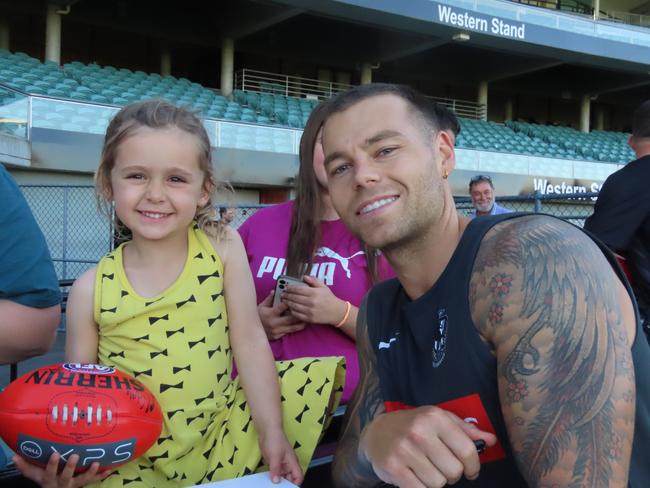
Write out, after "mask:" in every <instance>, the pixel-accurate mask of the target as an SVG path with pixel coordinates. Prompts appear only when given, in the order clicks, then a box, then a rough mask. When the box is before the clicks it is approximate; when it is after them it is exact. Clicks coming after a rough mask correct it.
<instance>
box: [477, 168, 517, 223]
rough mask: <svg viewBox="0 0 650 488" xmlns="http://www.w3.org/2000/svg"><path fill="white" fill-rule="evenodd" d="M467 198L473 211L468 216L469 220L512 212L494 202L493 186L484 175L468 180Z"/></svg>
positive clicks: (490, 180) (490, 179) (489, 179)
mask: <svg viewBox="0 0 650 488" xmlns="http://www.w3.org/2000/svg"><path fill="white" fill-rule="evenodd" d="M469 196H470V198H471V199H472V205H474V208H475V210H474V211H473V212H472V213H470V214H469V215H468V217H469V218H470V219H473V218H474V217H477V216H481V215H500V214H505V213H510V212H512V210H509V209H507V208H504V207H502V206H501V205H499V204H498V203H497V202H495V201H494V184H493V183H492V178H490V177H489V176H486V175H476V176H474V177H472V179H471V180H469Z"/></svg>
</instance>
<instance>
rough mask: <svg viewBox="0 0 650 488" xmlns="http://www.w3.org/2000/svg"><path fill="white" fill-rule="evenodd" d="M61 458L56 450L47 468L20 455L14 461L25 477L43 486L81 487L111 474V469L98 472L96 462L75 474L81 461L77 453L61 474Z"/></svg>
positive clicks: (60, 487)
mask: <svg viewBox="0 0 650 488" xmlns="http://www.w3.org/2000/svg"><path fill="white" fill-rule="evenodd" d="M60 458H61V456H60V454H59V453H56V452H55V453H54V454H52V455H51V456H50V460H49V461H48V462H47V466H46V467H45V468H41V467H40V466H36V465H34V464H31V463H28V462H27V461H25V460H24V459H23V458H21V457H20V456H14V457H13V462H14V463H15V464H16V468H18V470H19V471H20V472H21V473H22V475H23V476H24V477H25V478H29V479H30V480H32V481H33V482H35V483H37V484H38V485H40V486H42V487H43V488H79V487H81V486H85V485H88V484H90V483H97V482H99V481H101V480H103V479H104V478H106V477H108V475H110V474H111V472H110V471H104V472H102V473H99V474H98V473H97V470H98V469H99V463H96V462H95V463H92V464H91V465H90V468H89V469H88V471H86V472H85V473H81V474H78V475H77V476H75V475H74V470H75V468H76V467H77V463H78V462H79V456H78V455H77V454H73V455H72V456H70V459H68V462H67V463H66V464H65V467H64V468H63V470H62V471H61V474H58V470H59V459H60Z"/></svg>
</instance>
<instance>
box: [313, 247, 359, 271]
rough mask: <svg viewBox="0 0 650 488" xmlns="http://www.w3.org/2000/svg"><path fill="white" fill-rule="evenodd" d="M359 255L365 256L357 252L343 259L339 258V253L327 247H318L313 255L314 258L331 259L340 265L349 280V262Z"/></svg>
mask: <svg viewBox="0 0 650 488" xmlns="http://www.w3.org/2000/svg"><path fill="white" fill-rule="evenodd" d="M361 254H365V252H364V251H357V252H355V253H354V254H353V255H352V256H350V257H347V258H344V257H343V256H341V255H340V254H339V253H337V252H336V251H333V250H331V249H330V248H329V247H319V248H318V249H317V250H316V252H315V253H314V256H320V257H324V258H331V259H336V260H337V261H338V262H339V263H341V267H342V268H343V270H344V271H345V276H347V277H348V278H350V276H351V275H350V260H351V259H352V258H355V257H357V256H360V255H361Z"/></svg>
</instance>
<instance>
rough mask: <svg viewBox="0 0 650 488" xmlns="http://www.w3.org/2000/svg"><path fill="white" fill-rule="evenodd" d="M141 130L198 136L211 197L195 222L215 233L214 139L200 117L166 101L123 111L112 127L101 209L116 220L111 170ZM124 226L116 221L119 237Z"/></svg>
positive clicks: (100, 185) (99, 182) (98, 185)
mask: <svg viewBox="0 0 650 488" xmlns="http://www.w3.org/2000/svg"><path fill="white" fill-rule="evenodd" d="M141 127H149V128H151V129H171V128H176V129H179V130H182V131H184V132H187V133H188V134H192V135H193V136H196V141H197V157H198V162H199V168H200V170H201V171H203V174H204V175H205V178H204V180H203V189H204V191H205V192H206V193H207V194H208V202H207V203H206V204H205V205H204V206H203V207H201V208H199V209H197V211H196V214H195V216H194V220H195V221H196V223H197V224H198V226H199V228H201V229H203V230H206V231H211V233H213V231H214V229H215V228H216V227H215V226H214V221H215V218H216V214H215V209H214V204H213V201H212V199H213V196H214V192H215V190H216V186H217V182H216V178H215V175H214V170H213V168H212V151H211V148H210V139H209V138H208V133H207V132H206V130H205V127H204V126H203V123H202V122H201V120H200V119H199V118H198V117H197V116H196V114H195V113H194V112H192V111H190V110H188V109H186V108H182V107H177V106H175V105H173V104H171V103H169V102H166V101H164V100H147V101H144V102H136V103H132V104H129V105H127V106H125V107H124V108H122V109H121V110H120V111H119V112H118V113H117V114H116V115H115V117H114V118H113V120H111V122H110V123H109V124H108V128H107V129H106V137H105V138H104V146H103V148H102V155H101V159H100V161H99V167H98V168H97V172H96V173H95V191H96V193H97V203H98V205H99V208H100V209H101V210H102V211H103V212H104V213H106V215H108V216H109V217H112V213H113V212H112V205H111V202H110V201H109V199H108V195H112V194H113V191H112V190H113V189H112V187H111V171H112V170H113V168H114V167H115V157H116V155H117V150H118V147H119V146H120V144H121V143H122V142H124V141H125V140H126V139H128V138H129V137H131V136H133V135H134V134H135V133H136V132H137V130H138V129H140V128H141ZM124 230H125V228H124V225H123V224H121V223H120V222H119V221H117V219H116V223H115V231H116V233H117V235H118V236H123V235H124Z"/></svg>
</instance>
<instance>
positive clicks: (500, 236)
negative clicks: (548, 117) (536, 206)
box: [470, 216, 635, 488]
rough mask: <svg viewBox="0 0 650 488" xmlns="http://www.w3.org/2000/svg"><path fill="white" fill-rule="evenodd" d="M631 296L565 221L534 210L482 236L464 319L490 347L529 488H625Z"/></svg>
mask: <svg viewBox="0 0 650 488" xmlns="http://www.w3.org/2000/svg"><path fill="white" fill-rule="evenodd" d="M631 303H632V302H631V300H630V298H629V296H628V295H627V293H626V292H625V290H624V288H623V287H622V285H621V283H620V281H619V280H618V278H617V277H616V275H615V273H614V272H613V270H612V268H611V266H610V265H609V263H608V262H607V260H606V258H605V257H604V256H603V254H602V253H601V252H600V250H599V249H598V247H597V246H596V245H595V244H594V243H593V241H591V239H589V238H588V237H587V236H586V235H585V234H583V233H582V232H580V231H579V230H578V229H576V228H574V227H572V226H570V225H569V224H566V223H564V222H562V221H559V220H557V219H551V218H549V217H542V216H535V217H533V216H531V217H526V218H519V219H515V220H512V221H506V222H503V223H501V224H498V225H497V226H495V227H494V228H493V229H492V230H491V231H490V232H488V234H487V235H486V236H485V238H484V240H483V243H482V245H481V249H480V250H479V253H478V255H477V259H476V261H475V264H474V269H473V274H472V279H471V283H470V304H471V310H472V318H473V320H474V324H475V326H476V327H477V329H478V331H479V333H480V334H481V335H482V336H483V338H484V339H486V340H487V342H489V343H490V344H491V345H492V347H493V348H494V352H495V354H496V358H497V364H498V371H497V376H498V387H499V395H500V401H501V407H502V410H503V415H504V418H505V421H506V426H507V428H508V435H509V438H510V442H511V444H512V447H513V451H514V455H515V458H516V461H517V463H518V466H519V469H520V471H521V472H522V474H523V475H524V477H525V478H526V480H527V482H528V484H529V485H530V486H533V487H542V486H543V487H552V486H576V487H578V486H579V487H598V488H601V487H607V486H616V487H620V486H627V477H628V470H629V461H630V453H631V446H632V438H633V434H634V408H635V384H634V370H633V365H632V357H631V352H630V344H632V341H633V340H634V335H633V334H634V330H635V329H634V313H633V309H632V304H631Z"/></svg>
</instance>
